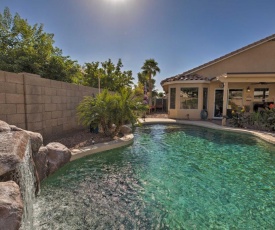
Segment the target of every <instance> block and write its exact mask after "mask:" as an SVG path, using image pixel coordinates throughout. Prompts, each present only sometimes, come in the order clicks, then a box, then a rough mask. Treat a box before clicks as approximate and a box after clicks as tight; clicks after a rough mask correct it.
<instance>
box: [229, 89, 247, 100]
mask: <svg viewBox="0 0 275 230" xmlns="http://www.w3.org/2000/svg"><path fill="white" fill-rule="evenodd" d="M228 97H229V99H232V100H234V99H235V100H236V99H243V90H242V89H229V95H228Z"/></svg>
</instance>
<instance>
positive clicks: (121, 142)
mask: <svg viewBox="0 0 275 230" xmlns="http://www.w3.org/2000/svg"><path fill="white" fill-rule="evenodd" d="M139 122H140V123H141V124H142V125H143V124H144V125H150V124H183V125H194V126H200V127H204V128H210V129H216V130H222V131H229V132H236V133H245V134H250V135H253V136H256V137H258V138H260V139H262V140H264V141H266V142H268V143H270V144H275V137H273V136H271V135H269V134H267V133H264V132H260V131H255V130H247V129H239V128H232V127H227V126H226V127H225V126H220V125H217V124H214V123H211V122H209V121H190V120H176V119H169V118H164V119H161V118H146V119H145V121H144V120H143V119H139ZM133 142H134V135H133V134H128V135H125V136H123V137H122V138H119V139H117V140H112V141H109V142H103V143H98V144H95V145H90V146H86V147H82V148H78V149H73V150H71V153H72V156H71V159H70V161H74V160H77V159H79V158H82V157H85V156H88V155H92V154H95V153H99V152H104V151H107V150H111V149H116V148H120V147H123V146H127V145H130V144H132V143H133Z"/></svg>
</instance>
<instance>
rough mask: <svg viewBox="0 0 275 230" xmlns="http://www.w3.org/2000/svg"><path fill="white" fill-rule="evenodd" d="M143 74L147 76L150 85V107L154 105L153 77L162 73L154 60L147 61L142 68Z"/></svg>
mask: <svg viewBox="0 0 275 230" xmlns="http://www.w3.org/2000/svg"><path fill="white" fill-rule="evenodd" d="M141 69H142V73H143V74H144V75H145V76H147V78H148V83H149V105H150V106H151V105H152V90H153V87H152V77H154V76H156V74H157V73H160V68H159V67H158V63H157V62H156V61H155V60H154V59H147V60H145V62H144V64H143V66H142V67H141Z"/></svg>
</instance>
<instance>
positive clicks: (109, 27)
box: [0, 0, 275, 90]
mask: <svg viewBox="0 0 275 230" xmlns="http://www.w3.org/2000/svg"><path fill="white" fill-rule="evenodd" d="M5 7H9V9H10V10H11V12H12V13H13V14H14V13H15V12H17V13H19V14H20V16H21V17H22V18H24V19H27V20H28V22H29V23H30V24H31V25H33V24H35V23H42V24H44V30H45V31H46V32H48V33H53V34H54V35H55V36H54V40H55V46H57V47H59V48H61V49H62V50H63V54H64V55H69V56H70V57H71V58H72V59H73V60H77V61H78V62H79V63H80V64H84V63H85V62H92V61H105V60H107V59H108V58H111V59H112V61H113V62H115V63H116V62H117V60H118V58H121V59H122V62H123V64H124V69H125V70H132V71H133V76H134V77H135V78H136V74H137V72H139V71H140V68H141V66H142V65H143V62H144V61H145V60H146V59H149V58H154V59H155V60H156V61H157V62H158V63H159V67H160V69H161V73H160V74H157V76H156V80H157V84H156V87H157V88H158V89H159V90H161V86H160V84H159V83H160V81H161V80H163V79H165V78H167V77H171V76H174V75H177V74H179V73H182V72H184V71H186V70H189V69H191V68H193V67H196V66H198V65H201V64H203V63H205V62H208V61H211V60H213V59H215V58H218V57H220V56H222V55H224V54H227V53H229V52H231V51H234V50H236V49H239V48H241V47H243V46H245V45H248V44H250V43H252V42H255V41H257V40H259V39H262V38H264V37H267V36H269V35H271V34H274V33H275V11H274V9H275V1H274V0H35V1H34V0H0V11H1V12H3V9H4V8H5Z"/></svg>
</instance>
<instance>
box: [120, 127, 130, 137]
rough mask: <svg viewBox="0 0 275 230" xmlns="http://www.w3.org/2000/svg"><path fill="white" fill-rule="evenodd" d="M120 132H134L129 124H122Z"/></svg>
mask: <svg viewBox="0 0 275 230" xmlns="http://www.w3.org/2000/svg"><path fill="white" fill-rule="evenodd" d="M119 132H120V133H122V134H123V135H127V134H131V133H132V129H131V128H130V127H129V126H127V125H122V126H121V127H120V131H119Z"/></svg>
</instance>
